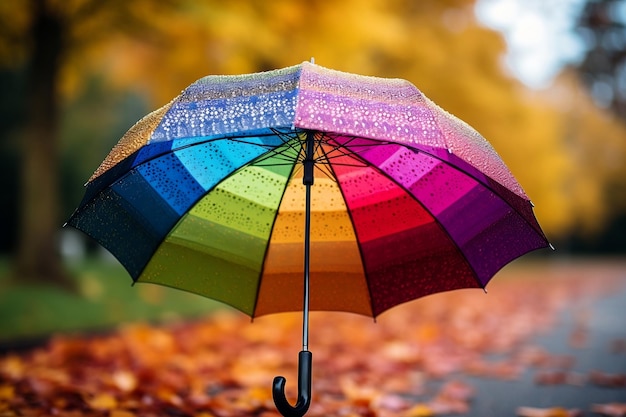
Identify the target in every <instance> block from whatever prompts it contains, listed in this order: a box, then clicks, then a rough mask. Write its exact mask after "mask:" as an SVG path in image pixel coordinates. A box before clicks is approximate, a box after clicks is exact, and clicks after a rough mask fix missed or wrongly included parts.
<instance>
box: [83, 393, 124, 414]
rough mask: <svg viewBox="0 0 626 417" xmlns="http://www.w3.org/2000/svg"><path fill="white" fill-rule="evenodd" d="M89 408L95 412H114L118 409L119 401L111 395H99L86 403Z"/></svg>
mask: <svg viewBox="0 0 626 417" xmlns="http://www.w3.org/2000/svg"><path fill="white" fill-rule="evenodd" d="M85 402H86V403H87V404H88V405H89V407H91V408H93V409H95V410H113V409H115V408H117V399H116V398H115V397H114V396H113V395H111V394H106V393H102V394H97V395H96V396H94V397H92V398H88V399H86V401H85Z"/></svg>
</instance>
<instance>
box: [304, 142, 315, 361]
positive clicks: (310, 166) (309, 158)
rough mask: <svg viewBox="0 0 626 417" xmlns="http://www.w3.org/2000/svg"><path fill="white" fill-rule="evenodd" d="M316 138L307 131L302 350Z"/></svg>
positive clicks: (306, 340) (306, 316)
mask: <svg viewBox="0 0 626 417" xmlns="http://www.w3.org/2000/svg"><path fill="white" fill-rule="evenodd" d="M314 147H315V138H314V134H313V132H311V131H307V132H306V142H305V152H306V155H305V159H304V162H303V163H304V178H303V180H302V182H303V183H304V186H305V190H306V198H305V211H304V302H303V308H302V350H303V351H308V350H309V263H310V260H309V254H310V251H311V186H312V185H313V170H314V168H315V159H314V153H315V152H314V151H315V150H314Z"/></svg>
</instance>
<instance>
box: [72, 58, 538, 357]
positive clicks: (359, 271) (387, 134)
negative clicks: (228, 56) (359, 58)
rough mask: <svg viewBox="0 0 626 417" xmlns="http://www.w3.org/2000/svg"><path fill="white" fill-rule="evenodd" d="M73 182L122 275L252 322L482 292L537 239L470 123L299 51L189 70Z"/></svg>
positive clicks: (512, 186) (524, 207)
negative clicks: (278, 63)
mask: <svg viewBox="0 0 626 417" xmlns="http://www.w3.org/2000/svg"><path fill="white" fill-rule="evenodd" d="M313 184H314V186H313ZM86 187H87V189H86V194H85V197H84V199H83V201H82V202H81V204H80V206H79V207H78V209H77V210H76V212H75V213H74V214H73V215H72V217H71V218H70V220H69V222H68V223H69V224H70V225H72V226H74V227H75V228H77V229H80V230H82V231H84V232H85V233H86V234H88V235H90V236H91V237H93V238H94V239H95V240H96V241H97V242H99V243H100V244H101V245H102V246H104V247H105V248H107V249H108V250H109V251H110V252H111V253H112V254H113V255H114V256H116V257H117V259H118V260H119V261H120V262H121V263H122V264H123V265H124V266H125V267H126V269H127V270H128V272H129V273H130V275H131V276H132V278H133V280H134V281H137V282H151V283H156V284H162V285H167V286H171V287H176V288H180V289H183V290H187V291H191V292H194V293H197V294H201V295H204V296H207V297H210V298H213V299H216V300H219V301H222V302H224V303H227V304H229V305H231V306H233V307H235V308H237V309H239V310H241V311H243V312H244V313H246V314H248V315H250V316H252V317H255V316H260V315H264V314H269V313H277V312H282V311H297V310H302V309H303V308H304V310H305V313H307V314H308V309H309V308H310V309H311V310H336V311H348V312H354V313H358V314H364V315H368V316H372V317H376V316H377V315H379V314H380V313H382V312H384V311H385V310H387V309H389V308H391V307H393V306H395V305H398V304H400V303H403V302H406V301H409V300H413V299H416V298H418V297H422V296H425V295H428V294H433V293H436V292H441V291H447V290H453V289H457V288H470V287H477V288H484V287H485V286H486V285H487V283H488V282H489V280H490V279H491V278H492V277H493V276H494V274H495V273H496V272H497V271H498V270H500V269H501V268H502V267H503V266H504V265H506V264H507V263H508V262H510V261H512V260H513V259H515V258H517V257H519V256H521V255H523V254H525V253H527V252H529V251H532V250H535V249H538V248H542V247H546V246H548V242H547V239H546V237H545V235H544V234H543V232H542V230H541V228H540V226H539V224H538V223H537V221H536V219H535V216H534V214H533V210H532V205H531V203H530V201H529V199H528V197H527V196H526V194H525V193H524V191H523V190H522V187H521V186H520V185H519V184H518V182H517V181H516V180H515V178H514V177H513V175H512V174H511V172H510V171H509V170H508V168H507V167H506V166H505V164H504V163H503V162H502V160H501V159H500V158H499V156H498V155H497V153H496V152H495V151H494V149H493V147H492V146H491V145H490V144H489V143H488V142H487V141H486V140H485V139H484V138H483V137H482V136H481V135H480V134H478V133H477V132H476V131H475V130H474V129H472V128H471V127H470V126H468V125H467V124H465V123H464V122H462V121H460V120H459V119H457V118H455V117H454V116H452V115H450V114H448V113H446V112H445V111H443V110H442V109H441V108H439V107H438V106H436V105H435V104H434V103H433V102H431V101H430V100H429V99H427V98H426V97H425V96H424V95H423V94H422V93H421V92H420V91H419V90H418V89H417V88H416V87H415V86H413V85H412V84H411V83H409V82H408V81H404V80H399V79H382V78H375V77H366V76H360V75H354V74H348V73H343V72H339V71H334V70H330V69H326V68H323V67H320V66H317V65H314V64H313V63H309V62H304V63H302V64H300V65H296V66H292V67H289V68H284V69H280V70H275V71H269V72H263V73H256V74H249V75H239V76H208V77H205V78H202V79H200V80H198V81H196V82H195V83H194V84H192V85H191V86H189V87H188V88H187V89H185V90H184V91H183V92H182V94H181V95H180V96H178V97H177V98H175V99H174V100H173V101H172V102H170V103H169V104H168V105H166V106H164V107H162V108H161V109H159V110H157V111H155V112H153V113H151V114H150V115H148V116H146V117H145V118H144V119H142V120H141V121H139V122H138V123H137V124H136V125H135V126H133V127H132V128H131V129H130V130H129V131H128V133H127V134H126V135H125V136H124V137H123V138H122V139H121V140H120V142H119V143H118V144H117V145H116V147H115V148H114V149H113V150H112V151H111V153H110V154H109V155H108V157H107V158H106V159H105V161H104V162H103V163H102V165H101V166H100V167H99V168H98V170H97V171H96V172H95V173H94V175H93V176H92V177H91V179H90V180H89V182H88V183H87V186H86ZM305 196H306V197H305ZM303 254H304V256H303ZM303 274H304V279H303ZM303 293H304V294H305V305H303V301H302V294H303ZM309 300H310V301H309ZM309 302H310V307H309ZM304 347H305V349H304V350H307V349H306V341H305V343H304Z"/></svg>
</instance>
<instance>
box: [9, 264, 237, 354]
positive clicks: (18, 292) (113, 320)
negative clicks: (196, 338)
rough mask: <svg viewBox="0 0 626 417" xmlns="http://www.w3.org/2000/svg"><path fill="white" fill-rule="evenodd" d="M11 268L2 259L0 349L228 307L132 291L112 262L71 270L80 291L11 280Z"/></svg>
mask: <svg viewBox="0 0 626 417" xmlns="http://www.w3.org/2000/svg"><path fill="white" fill-rule="evenodd" d="M8 268H9V261H8V259H0V323H1V324H0V345H2V344H4V345H7V344H8V345H10V344H14V343H16V342H17V341H26V340H37V339H43V338H46V337H48V336H50V335H52V334H54V333H72V332H97V331H106V330H108V329H111V328H114V327H116V326H118V325H122V324H124V323H128V322H138V321H148V322H153V323H154V322H171V321H175V320H179V319H183V318H185V319H189V318H197V317H202V316H205V315H207V314H210V313H211V312H212V311H214V310H216V309H219V308H227V307H225V306H224V305H223V304H221V303H218V302H216V301H213V300H210V299H207V298H205V297H200V296H198V295H195V294H190V293H187V292H184V291H180V290H176V289H173V288H167V287H163V286H159V285H152V284H137V285H135V286H133V285H132V280H131V278H130V276H129V275H128V273H127V272H126V271H125V270H124V269H123V267H122V266H121V265H119V264H118V263H116V262H115V261H112V260H108V259H102V258H91V259H85V260H83V261H80V262H79V263H75V264H72V265H69V266H68V269H69V270H70V272H71V273H72V277H73V279H75V280H76V287H77V291H76V292H70V291H68V290H64V289H62V288H57V287H54V286H52V285H32V284H26V283H20V282H19V281H17V280H13V281H11V280H9V278H8Z"/></svg>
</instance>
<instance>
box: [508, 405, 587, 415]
mask: <svg viewBox="0 0 626 417" xmlns="http://www.w3.org/2000/svg"><path fill="white" fill-rule="evenodd" d="M515 413H516V414H517V415H518V416H520V417H577V416H581V415H582V412H581V411H580V410H578V409H566V408H563V407H550V408H536V407H518V408H517V410H516V411H515Z"/></svg>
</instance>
